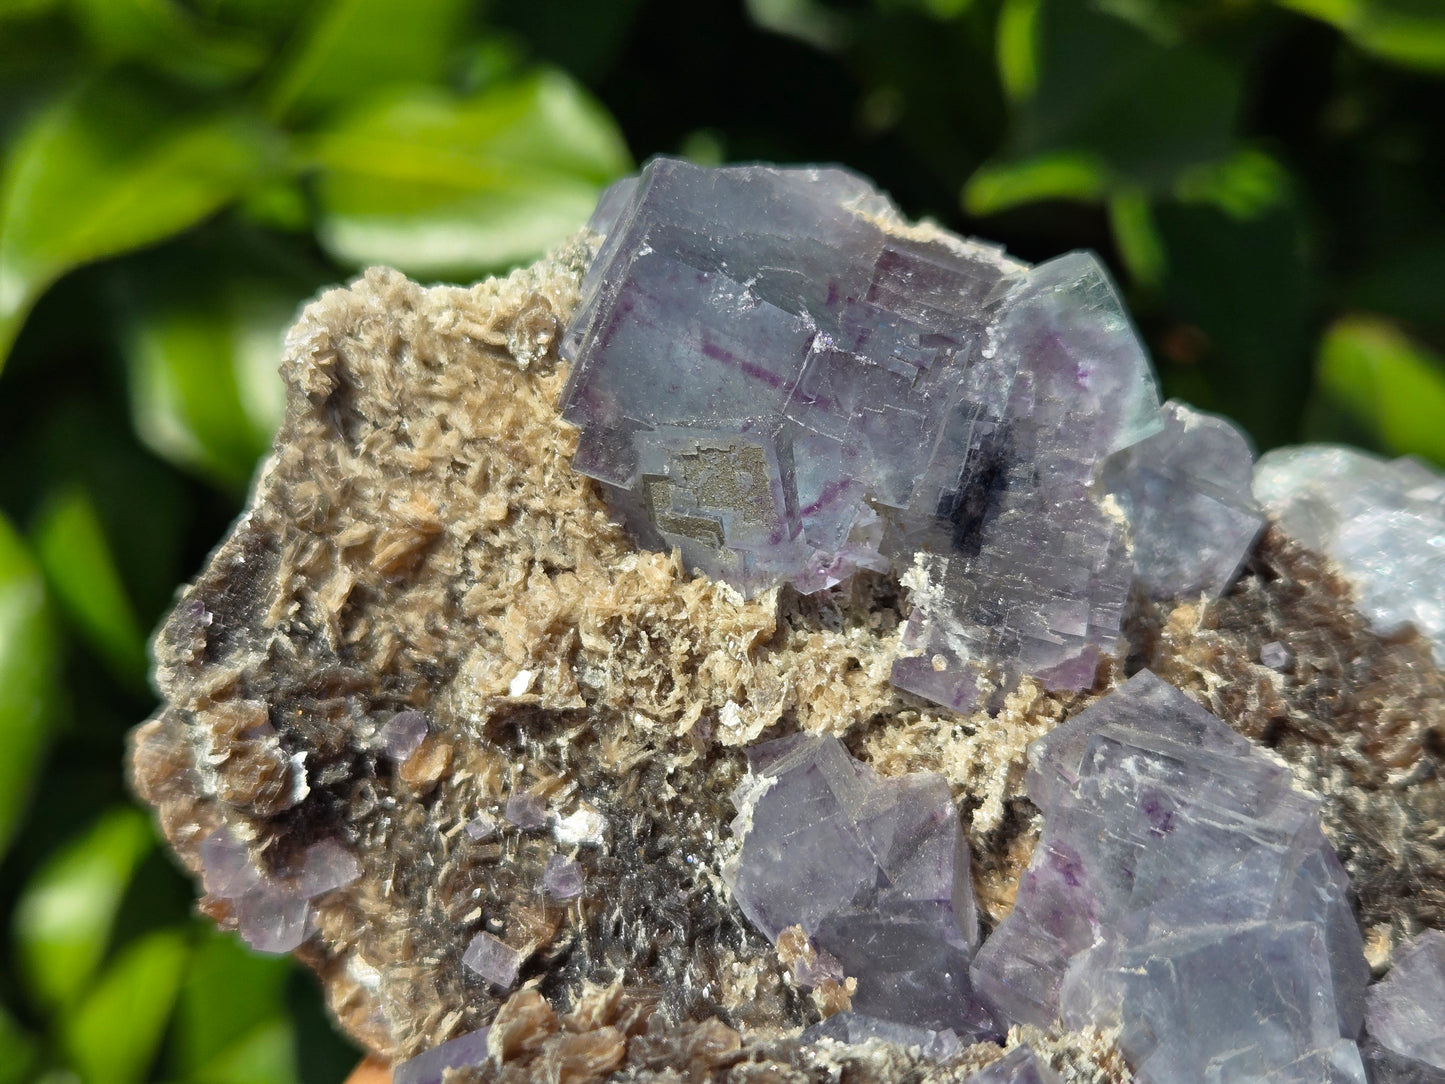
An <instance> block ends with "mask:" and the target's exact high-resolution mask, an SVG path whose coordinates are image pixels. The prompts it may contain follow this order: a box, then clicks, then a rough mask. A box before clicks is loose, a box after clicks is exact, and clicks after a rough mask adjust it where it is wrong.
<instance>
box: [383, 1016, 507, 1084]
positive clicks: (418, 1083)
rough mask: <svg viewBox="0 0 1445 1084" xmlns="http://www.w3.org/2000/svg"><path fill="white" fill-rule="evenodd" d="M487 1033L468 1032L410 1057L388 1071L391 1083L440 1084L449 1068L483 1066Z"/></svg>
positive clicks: (486, 1030)
mask: <svg viewBox="0 0 1445 1084" xmlns="http://www.w3.org/2000/svg"><path fill="white" fill-rule="evenodd" d="M490 1031H491V1029H490V1028H481V1029H480V1030H478V1031H469V1032H467V1033H466V1034H465V1035H458V1036H457V1037H456V1038H455V1039H449V1040H448V1041H447V1042H444V1043H442V1044H441V1045H440V1046H434V1047H432V1048H431V1049H430V1050H427V1051H423V1052H422V1053H420V1054H418V1055H417V1056H416V1057H414V1058H409V1059H408V1060H406V1061H404V1062H402V1063H401V1064H399V1065H398V1066H396V1068H394V1069H393V1070H392V1071H391V1084H442V1081H443V1080H444V1079H445V1077H446V1071H447V1070H448V1069H470V1068H472V1067H474V1066H480V1065H485V1064H486V1063H487V1034H488V1032H490Z"/></svg>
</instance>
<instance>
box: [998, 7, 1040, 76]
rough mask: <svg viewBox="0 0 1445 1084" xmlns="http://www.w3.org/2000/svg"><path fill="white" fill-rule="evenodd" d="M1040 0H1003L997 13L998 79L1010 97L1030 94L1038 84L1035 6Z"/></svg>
mask: <svg viewBox="0 0 1445 1084" xmlns="http://www.w3.org/2000/svg"><path fill="white" fill-rule="evenodd" d="M1041 3H1042V0H1004V3H1003V7H1002V8H1000V9H999V13H998V30H997V42H996V44H995V49H996V50H997V53H998V74H999V81H1000V82H1001V83H1002V84H1003V88H1004V92H1005V93H1006V94H1007V95H1008V96H1009V97H1010V98H1011V99H1013V100H1014V101H1022V100H1025V99H1027V98H1031V97H1033V94H1034V91H1035V90H1036V89H1037V87H1038V84H1039V9H1040V6H1041Z"/></svg>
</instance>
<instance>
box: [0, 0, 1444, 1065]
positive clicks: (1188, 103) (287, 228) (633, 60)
mask: <svg viewBox="0 0 1445 1084" xmlns="http://www.w3.org/2000/svg"><path fill="white" fill-rule="evenodd" d="M656 152H671V153H682V154H688V155H691V156H693V157H696V158H698V159H700V160H704V161H709V162H718V161H726V160H739V159H747V158H770V159H777V160H784V161H802V160H814V161H819V160H822V161H841V162H844V163H846V164H848V165H851V166H853V167H855V168H857V169H859V170H861V171H863V172H865V173H868V174H870V175H871V176H873V177H875V178H876V179H877V180H878V181H879V183H880V184H881V185H883V186H884V187H885V188H887V189H889V190H890V191H892V192H893V193H894V194H895V196H896V197H897V198H898V200H899V201H900V203H901V204H902V205H903V207H904V209H905V210H906V211H908V212H909V213H911V214H915V215H918V214H929V215H932V216H934V217H936V218H938V219H939V220H941V221H943V222H944V223H945V224H947V225H949V226H951V227H953V228H956V229H959V230H963V231H965V232H973V233H978V234H980V235H983V236H986V237H989V238H992V239H995V240H998V241H1002V242H1005V243H1007V244H1008V245H1009V247H1010V248H1011V249H1012V250H1013V251H1015V252H1017V253H1018V254H1020V255H1022V256H1025V257H1027V258H1033V259H1040V258H1045V257H1047V256H1050V255H1053V254H1055V253H1057V252H1060V251H1063V250H1066V249H1069V248H1073V247H1080V246H1087V247H1092V248H1095V249H1097V250H1099V251H1100V252H1101V253H1102V254H1103V255H1104V257H1105V258H1106V259H1107V260H1108V261H1109V262H1110V263H1111V265H1112V266H1113V267H1114V269H1115V273H1116V275H1117V276H1118V278H1119V280H1120V282H1121V284H1122V286H1123V287H1124V289H1125V291H1126V293H1127V294H1128V295H1129V298H1130V302H1131V304H1132V306H1133V308H1134V311H1135V313H1136V315H1137V318H1138V320H1139V323H1140V326H1141V329H1142V331H1143V332H1144V334H1145V336H1146V338H1147V339H1148V340H1149V343H1150V345H1151V347H1152V349H1153V352H1154V355H1155V358H1156V360H1157V362H1158V364H1159V368H1160V374H1161V378H1162V380H1163V383H1164V385H1165V387H1166V390H1167V391H1168V392H1170V393H1171V394H1175V395H1180V396H1182V397H1185V398H1188V399H1190V400H1191V401H1193V402H1195V403H1197V404H1198V405H1201V406H1203V407H1206V408H1209V409H1215V410H1219V411H1222V412H1225V413H1228V414H1231V415H1233V416H1234V417H1236V418H1238V419H1239V420H1241V421H1242V422H1243V423H1244V424H1245V425H1246V426H1248V428H1249V429H1250V431H1251V432H1252V434H1253V435H1254V437H1255V439H1256V442H1257V443H1258V444H1260V445H1261V446H1262V447H1268V446H1271V445H1274V444H1278V443H1282V442H1287V441H1294V440H1300V439H1345V440H1351V441H1355V442H1358V443H1362V444H1364V445H1366V446H1369V447H1373V448H1376V449H1378V450H1380V451H1384V452H1387V453H1391V454H1397V453H1406V452H1409V453H1415V454H1419V455H1422V456H1425V457H1427V458H1430V459H1433V460H1434V461H1436V462H1438V463H1445V303H1442V300H1441V298H1442V294H1445V185H1441V184H1440V182H1439V178H1440V177H1441V176H1445V4H1442V3H1441V2H1440V0H1277V2H1269V0H737V2H732V3H704V2H699V3H688V4H679V3H674V2H672V0H524V2H523V0H519V2H514V3H503V2H502V0H495V2H493V3H482V2H471V0H0V363H3V364H4V366H5V370H4V372H3V374H0V433H3V434H4V438H3V443H0V736H3V739H4V745H3V751H4V756H3V757H0V1084H8V1082H10V1081H21V1080H45V1081H53V1082H60V1081H74V1080H79V1081H96V1082H114V1084H138V1082H141V1081H149V1080H157V1081H158V1080H164V1081H176V1082H181V1081H192V1082H196V1084H251V1082H255V1084H262V1082H266V1084H272V1082H274V1084H288V1082H300V1081H337V1080H340V1079H341V1078H342V1077H343V1076H344V1075H345V1074H346V1072H347V1071H348V1069H349V1067H350V1065H351V1064H352V1063H354V1061H355V1059H356V1056H357V1055H356V1052H355V1051H354V1050H352V1049H351V1048H350V1047H349V1046H348V1045H347V1044H346V1043H345V1042H344V1041H343V1040H341V1039H339V1038H338V1037H336V1036H335V1034H334V1033H333V1032H332V1031H331V1030H330V1028H329V1026H328V1024H327V1022H326V1019H325V1015H324V1012H323V1011H322V1009H321V1007H320V1002H319V998H318V995H317V992H316V990H315V989H314V986H313V984H311V983H310V981H309V980H308V979H306V978H305V977H304V976H298V975H297V974H296V972H295V971H294V969H293V968H292V966H291V965H290V964H289V962H287V961H283V960H275V959H269V958H263V957H258V956H256V955H254V954H252V953H250V952H248V951H247V950H245V949H244V948H243V947H242V946H240V945H239V944H238V943H237V942H236V941H235V939H234V938H232V937H230V936H227V935H223V934H219V933H217V932H215V931H214V930H213V929H211V928H209V926H208V924H207V923H205V922H203V921H201V920H200V919H198V918H196V917H195V916H194V913H193V908H192V904H191V900H192V892H193V889H192V886H191V885H190V884H189V882H188V881H187V880H186V879H185V878H183V877H182V876H181V875H180V874H179V873H178V872H177V871H176V870H175V868H174V867H173V866H172V865H171V863H170V862H169V860H168V858H167V857H166V855H165V853H164V851H163V849H162V848H161V847H159V846H158V843H157V839H156V836H155V832H154V829H153V828H152V826H151V823H150V821H149V819H148V817H146V816H145V815H144V814H142V813H140V812H139V811H137V810H135V809H134V808H133V807H131V806H130V804H129V801H128V798H127V794H126V790H125V785H124V781H123V777H122V771H121V760H122V749H123V740H124V734H125V732H126V730H127V729H128V728H129V727H131V726H133V725H134V724H135V723H136V722H138V721H139V720H140V719H142V718H144V717H145V716H146V715H147V714H148V713H149V712H150V710H151V709H152V708H153V706H154V697H153V694H152V693H151V692H150V690H149V688H148V685H147V682H146V667H147V662H146V656H145V640H146V637H147V635H148V630H150V629H151V628H153V627H154V625H155V624H156V622H157V621H158V620H159V618H160V616H161V614H162V613H163V612H164V610H165V608H166V606H167V605H168V602H169V600H170V598H171V594H172V592H173V590H174V587H175V585H176V584H177V583H179V582H181V581H182V580H184V579H186V578H187V577H189V576H191V575H193V574H194V572H195V571H196V569H197V568H198V567H199V565H200V562H201V561H202V559H203V557H204V554H205V551H206V550H207V548H209V547H210V546H211V545H213V544H214V543H215V541H216V540H217V539H218V538H219V537H220V535H221V532H222V531H223V530H224V527H225V524H226V523H227V521H228V520H229V519H230V518H231V517H232V516H233V515H234V514H235V513H236V511H237V510H238V508H239V505H240V501H241V499H242V497H243V495H244V491H245V488H246V485H247V483H248V480H249V479H250V477H251V475H252V472H253V470H254V467H255V464H256V462H257V459H258V457H259V456H260V455H261V454H262V453H263V452H264V450H265V449H266V447H267V445H268V443H269V440H270V436H271V433H272V432H273V430H274V427H275V426H276V424H277V422H278V419H279V417H280V412H281V409H282V405H283V402H282V389H281V386H280V383H279V381H278V379H277V378H276V363H277V359H278V351H279V344H280V336H281V334H282V331H283V329H284V328H285V327H286V326H287V324H288V323H289V322H290V321H291V320H292V319H293V317H294V315H295V312H296V310H297V308H298V306H299V305H300V304H302V303H303V302H304V301H305V300H306V299H307V298H308V297H310V296H312V295H313V294H314V293H315V292H316V291H317V290H318V289H320V288H321V287H323V286H324V285H326V284H328V283H332V282H336V281H339V280H342V279H344V278H346V277H347V276H348V275H350V274H352V273H353V272H354V271H355V270H357V269H359V268H360V267H362V266H364V265H366V264H368V263H372V262H381V263H388V264H392V265H394V266H398V267H401V268H402V269H403V270H406V271H407V272H409V273H411V274H413V275H416V276H420V277H422V278H427V279H466V278H472V277H476V276H480V275H483V274H486V273H489V272H493V271H497V270H501V269H504V268H505V267H507V266H509V265H511V264H515V263H518V262H523V261H527V260H530V259H532V258H534V257H535V256H536V255H538V254H540V253H541V252H542V251H543V250H544V249H545V248H546V247H547V246H548V245H550V244H552V243H554V242H555V241H557V240H559V239H561V238H562V237H563V236H565V235H566V234H567V233H569V232H570V231H571V230H572V229H574V228H575V227H576V226H577V225H579V224H580V223H581V221H582V220H583V219H584V218H585V217H586V215H587V213H588V211H589V210H590V208H591V205H592V202H593V200H594V199H595V196H596V194H597V192H598V190H599V189H600V187H601V186H602V185H603V184H605V183H606V182H607V181H609V180H610V179H612V178H613V177H615V176H617V175H619V174H620V173H623V172H625V171H626V170H628V169H629V168H631V166H632V164H633V161H634V157H635V158H636V159H641V158H643V157H645V156H646V155H648V154H652V153H656Z"/></svg>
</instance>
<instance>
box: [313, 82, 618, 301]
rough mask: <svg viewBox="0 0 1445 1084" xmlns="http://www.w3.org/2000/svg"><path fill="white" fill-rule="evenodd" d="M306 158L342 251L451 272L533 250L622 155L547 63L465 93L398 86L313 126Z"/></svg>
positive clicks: (579, 208) (587, 104) (326, 228)
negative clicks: (529, 74) (375, 101)
mask: <svg viewBox="0 0 1445 1084" xmlns="http://www.w3.org/2000/svg"><path fill="white" fill-rule="evenodd" d="M314 162H315V164H316V165H317V166H319V167H320V169H321V175H320V178H319V188H318V191H319V195H320V203H321V208H322V214H321V225H320V237H321V240H322V243H323V244H325V245H326V247H327V248H328V249H329V250H330V251H331V252H332V253H333V254H334V255H335V256H336V257H337V258H338V259H340V260H343V261H345V262H347V263H351V264H356V265H362V264H368V263H385V264H390V265H392V266H395V267H400V268H401V269H403V270H404V271H407V272H409V273H411V274H414V275H418V276H457V277H461V276H466V275H470V274H476V273H479V272H481V271H485V270H494V269H497V268H499V267H503V266H505V265H508V264H511V263H516V262H519V261H525V260H530V259H534V258H535V257H537V256H538V255H540V254H541V253H542V252H543V251H545V250H546V248H547V247H548V246H550V245H552V244H555V243H557V242H558V241H560V240H562V239H563V238H565V237H566V236H567V235H569V234H570V233H572V232H573V231H574V230H576V229H577V228H578V225H579V224H580V223H582V222H585V221H586V220H587V216H588V215H589V214H590V213H591V211H592V207H593V205H594V203H595V202H596V198H597V194H598V192H599V191H600V189H601V188H602V187H603V186H604V185H605V184H606V183H607V182H608V181H609V180H611V179H612V178H614V177H616V176H617V175H618V174H620V173H622V172H624V171H625V170H626V169H627V168H628V167H629V165H630V163H629V159H628V156H627V150H626V148H625V147H624V145H623V143H622V139H621V136H620V135H619V134H618V131H617V128H616V126H615V125H614V124H613V123H612V121H611V120H610V119H609V118H608V117H607V115H606V113H605V112H604V111H603V110H602V109H601V108H600V107H599V106H598V105H597V104H596V103H595V102H593V101H592V100H591V99H590V98H588V97H587V96H586V94H584V93H583V91H582V90H581V89H580V88H579V87H578V86H577V85H576V84H575V83H573V82H572V80H570V79H569V78H567V77H566V76H565V75H562V74H561V73H559V72H550V71H549V72H543V73H541V74H539V75H537V76H535V77H533V78H530V79H527V80H525V81H523V82H520V83H517V84H514V85H510V86H506V87H500V88H497V89H495V90H493V91H489V92H487V93H484V94H483V95H481V96H479V97H476V98H472V99H470V100H466V101H456V100H453V99H450V98H448V97H446V96H444V95H442V94H441V93H439V92H435V93H429V92H413V93H406V94H402V95H398V96H394V97H393V98H391V99H390V100H388V101H386V102H383V103H382V104H380V105H378V106H376V107H373V108H368V109H363V110H362V111H360V112H358V113H356V114H354V115H352V116H350V117H348V118H346V119H345V120H344V121H342V122H341V123H340V124H339V125H338V126H337V127H335V128H333V129H332V130H331V131H329V132H327V133H326V134H325V135H324V136H322V137H321V138H320V139H319V140H318V141H317V143H316V145H315V148H314Z"/></svg>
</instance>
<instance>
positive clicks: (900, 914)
mask: <svg viewBox="0 0 1445 1084" xmlns="http://www.w3.org/2000/svg"><path fill="white" fill-rule="evenodd" d="M748 759H749V765H750V767H751V771H750V772H749V774H748V776H747V778H746V779H745V780H744V781H743V783H742V784H741V786H739V788H738V790H737V793H736V794H735V795H734V797H733V801H734V803H735V804H736V805H737V807H738V816H737V819H736V820H735V821H734V831H735V833H737V835H738V836H739V837H740V840H741V846H740V847H739V850H738V854H737V857H736V859H735V861H734V862H733V863H732V864H730V866H729V867H727V868H725V869H724V877H726V878H727V880H728V883H729V886H730V887H731V888H732V893H733V898H734V899H735V900H736V901H737V903H738V906H739V907H741V908H742V911H743V913H744V914H745V915H747V916H748V918H749V919H751V920H752V923H753V925H755V926H757V928H758V929H759V930H761V931H762V932H763V933H764V934H766V935H767V936H768V937H769V938H770V939H772V940H777V939H778V937H779V935H780V934H781V933H782V932H783V931H784V930H785V929H787V928H789V927H793V926H798V927H801V928H802V931H803V933H804V934H805V935H806V936H807V937H809V938H810V939H811V940H812V942H813V943H814V944H815V945H816V946H817V948H818V949H820V950H821V951H822V952H824V953H826V954H827V956H828V957H829V958H830V959H831V960H833V961H836V963H837V965H838V966H840V967H841V969H842V973H843V974H844V975H845V976H847V977H849V978H854V979H856V981H857V988H856V991H855V992H854V993H853V995H852V1006H853V1008H854V1009H855V1010H856V1011H857V1012H859V1013H861V1014H863V1015H864V1016H865V1017H873V1018H877V1019H879V1020H886V1021H889V1022H891V1023H895V1024H902V1025H907V1026H909V1027H914V1028H923V1029H928V1030H931V1031H939V1032H942V1031H947V1032H951V1033H953V1034H954V1035H956V1036H962V1037H965V1038H968V1039H977V1038H983V1037H986V1036H990V1035H994V1034H996V1033H997V1030H998V1029H997V1026H996V1025H995V1023H994V1021H993V1018H992V1016H991V1015H990V1014H989V1012H988V1010H987V1009H986V1008H985V1007H984V1006H983V1004H982V1003H981V1002H980V1001H979V1000H978V999H977V998H976V997H975V996H974V994H973V990H972V988H971V986H970V985H969V980H968V964H969V960H970V958H971V956H972V950H973V947H974V945H976V944H977V942H978V916H977V912H976V910H975V905H974V899H973V885H972V880H971V878H970V872H969V855H968V844H967V843H966V842H965V840H964V838H963V833H962V832H961V831H960V829H959V823H958V812H957V810H956V809H955V807H954V804H953V797H952V795H951V794H950V793H949V790H948V784H947V783H946V782H945V781H944V779H943V777H942V776H939V775H931V774H930V775H923V774H920V775H905V776H900V777H895V778H892V779H880V778H878V777H877V776H876V775H875V774H874V773H873V772H872V771H871V770H870V769H869V768H868V766H867V765H866V764H863V763H861V762H860V761H857V760H855V759H853V757H851V756H849V755H848V752H847V750H846V749H844V748H843V744H842V742H840V741H838V739H837V738H831V737H806V736H795V737H790V738H779V739H777V740H775V741H770V742H764V743H762V744H761V745H755V746H753V747H752V748H751V749H749V751H748Z"/></svg>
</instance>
